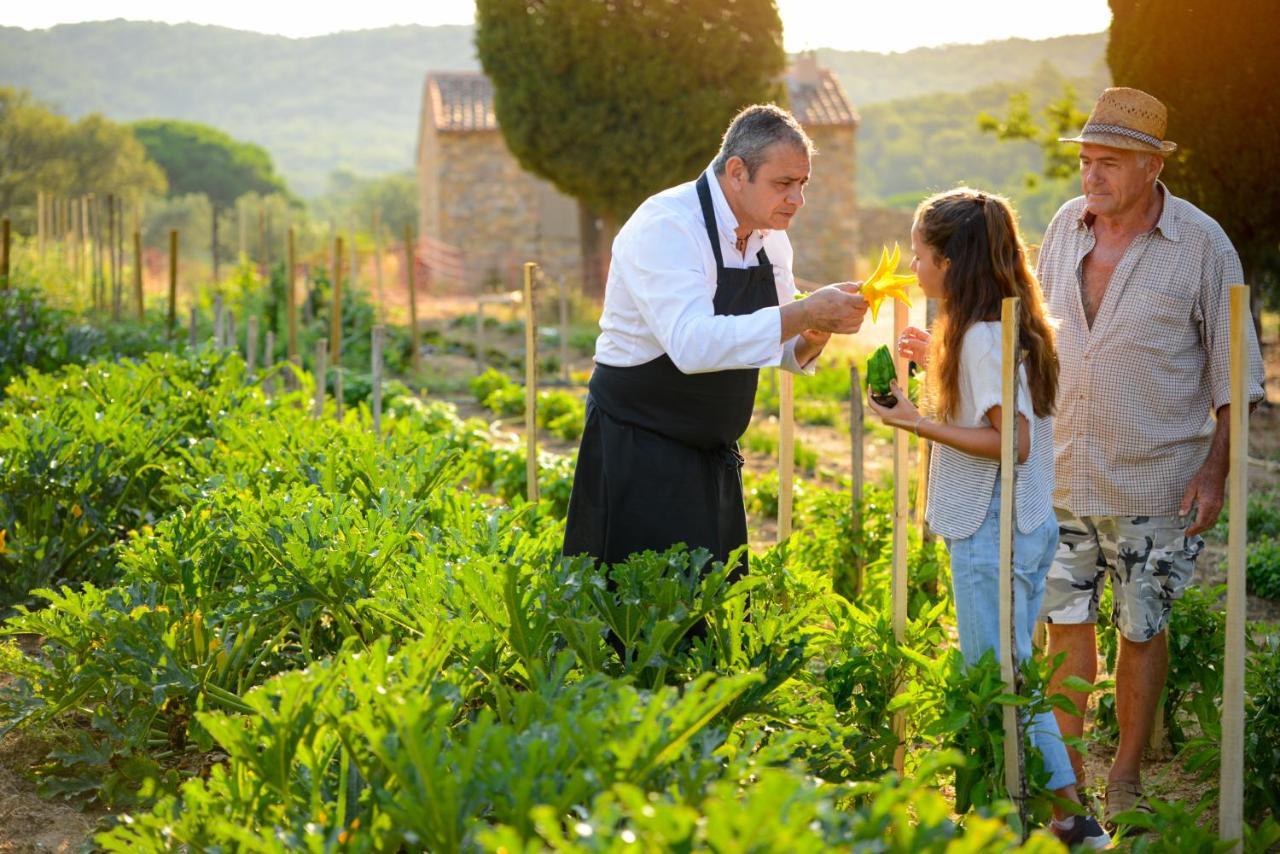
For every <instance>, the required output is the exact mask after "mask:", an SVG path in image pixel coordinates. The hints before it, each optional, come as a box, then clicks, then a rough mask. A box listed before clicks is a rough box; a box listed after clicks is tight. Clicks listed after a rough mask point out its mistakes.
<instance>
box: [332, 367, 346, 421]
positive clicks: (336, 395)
mask: <svg viewBox="0 0 1280 854" xmlns="http://www.w3.org/2000/svg"><path fill="white" fill-rule="evenodd" d="M346 403H347V398H346V395H345V393H344V392H343V390H342V366H341V365H338V364H335V365H334V366H333V417H334V419H335V420H336V421H337V422H338V423H339V424H341V423H342V416H343V415H344V414H345V412H346Z"/></svg>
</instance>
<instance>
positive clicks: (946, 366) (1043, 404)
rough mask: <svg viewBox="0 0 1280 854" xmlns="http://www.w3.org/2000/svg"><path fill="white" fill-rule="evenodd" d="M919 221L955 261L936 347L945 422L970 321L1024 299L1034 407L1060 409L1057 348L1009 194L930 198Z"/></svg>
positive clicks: (939, 250)
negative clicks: (1009, 301) (1056, 401)
mask: <svg viewBox="0 0 1280 854" xmlns="http://www.w3.org/2000/svg"><path fill="white" fill-rule="evenodd" d="M915 227H916V228H919V229H920V237H921V239H922V241H923V242H924V243H925V245H927V246H928V247H929V248H930V249H931V250H932V251H933V253H934V254H935V255H936V256H937V257H938V259H939V262H938V263H939V264H941V260H940V259H942V258H945V259H947V261H949V262H950V264H949V265H948V266H947V267H946V272H945V273H944V274H943V283H942V290H943V296H942V306H941V308H942V310H941V311H940V312H938V319H937V321H936V322H935V324H934V329H933V330H932V332H933V335H932V337H933V343H932V344H931V345H930V347H931V352H930V354H929V365H930V368H931V370H930V371H929V373H930V375H932V379H931V380H930V382H929V386H930V392H931V397H932V399H933V405H934V409H935V411H936V412H937V414H938V416H939V417H941V418H942V419H943V420H947V421H949V420H951V419H952V418H954V417H955V415H956V410H957V408H958V402H959V401H958V399H959V396H960V382H959V380H960V347H961V344H962V343H963V342H964V335H965V333H966V332H968V331H969V327H971V326H973V324H975V323H980V322H983V321H988V320H999V319H1000V301H1001V300H1002V299H1004V298H1005V297H1020V298H1021V300H1022V309H1021V311H1020V312H1019V315H1020V317H1019V321H1020V323H1019V330H1018V347H1019V349H1020V350H1021V351H1022V363H1023V364H1024V365H1025V366H1026V370H1027V384H1028V386H1029V387H1030V390H1031V404H1032V410H1033V411H1034V412H1035V414H1036V415H1038V416H1040V417H1044V416H1047V415H1051V414H1053V409H1054V398H1055V397H1056V396H1057V394H1058V353H1057V350H1056V348H1055V347H1054V341H1053V330H1052V329H1051V328H1050V326H1049V323H1048V321H1047V320H1046V319H1045V316H1044V299H1043V297H1042V295H1041V292H1040V283H1039V282H1037V281H1036V277H1035V274H1034V273H1033V272H1032V271H1031V267H1030V265H1029V264H1028V263H1027V252H1026V247H1025V246H1023V244H1022V238H1021V237H1020V236H1019V234H1018V224H1017V221H1016V220H1015V218H1014V214H1013V210H1012V208H1011V207H1010V206H1009V202H1008V200H1006V199H1004V198H1003V197H1001V196H994V195H990V194H988V193H982V192H978V191H977V190H971V189H968V188H967V187H961V188H958V189H955V190H949V191H947V192H945V193H939V194H937V195H935V196H931V197H929V198H927V199H925V200H924V201H923V202H921V203H920V207H918V208H917V209H916V216H915Z"/></svg>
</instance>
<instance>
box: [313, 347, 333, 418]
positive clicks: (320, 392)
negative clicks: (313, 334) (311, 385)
mask: <svg viewBox="0 0 1280 854" xmlns="http://www.w3.org/2000/svg"><path fill="white" fill-rule="evenodd" d="M328 362H329V342H328V341H326V340H324V339H323V338H320V339H318V340H317V341H316V355H315V372H316V373H315V377H316V396H315V404H314V406H312V409H311V414H312V415H313V416H315V417H316V418H319V417H320V416H322V415H324V386H325V382H326V381H327V380H328V376H329V366H328Z"/></svg>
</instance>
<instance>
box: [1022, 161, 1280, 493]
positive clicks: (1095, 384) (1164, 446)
mask: <svg viewBox="0 0 1280 854" xmlns="http://www.w3.org/2000/svg"><path fill="white" fill-rule="evenodd" d="M1157 190H1158V191H1159V192H1160V193H1162V194H1163V196H1164V209H1163V211H1162V212H1161V214H1160V221H1159V222H1157V223H1156V226H1155V228H1153V229H1152V230H1151V231H1149V232H1147V233H1146V234H1141V235H1139V236H1137V237H1136V238H1134V240H1133V243H1131V244H1130V245H1129V248H1128V249H1127V250H1126V251H1125V254H1124V257H1123V258H1122V259H1121V260H1120V263H1119V264H1118V265H1117V266H1116V268H1115V271H1114V272H1113V273H1112V275H1111V280H1110V283H1109V284H1108V285H1107V289H1106V292H1105V295H1104V296H1103V299H1102V304H1101V305H1100V306H1099V308H1098V312H1097V315H1096V317H1095V318H1094V322H1093V327H1092V329H1091V328H1090V327H1089V325H1088V323H1087V322H1086V321H1085V316H1084V307H1083V305H1082V304H1081V295H1080V289H1081V284H1082V282H1083V268H1084V258H1085V256H1086V255H1088V254H1089V253H1090V252H1091V251H1092V250H1093V247H1094V242H1095V238H1094V234H1093V216H1092V215H1091V214H1089V213H1088V212H1087V210H1086V208H1085V200H1084V197H1080V198H1076V199H1073V200H1071V201H1069V202H1067V203H1066V204H1065V205H1063V206H1062V209H1061V210H1059V211H1058V213H1057V215H1055V216H1054V218H1053V222H1051V223H1049V228H1048V230H1047V231H1046V232H1045V236H1044V245H1043V246H1042V247H1041V250H1040V258H1039V264H1038V274H1039V278H1040V285H1041V287H1042V288H1043V289H1044V294H1045V300H1046V304H1047V311H1048V313H1049V316H1050V322H1051V323H1053V324H1055V325H1056V326H1057V338H1058V358H1059V360H1060V363H1061V375H1060V379H1059V384H1058V410H1057V417H1056V418H1055V440H1056V441H1055V444H1056V449H1055V450H1056V474H1057V477H1056V482H1057V486H1056V488H1055V490H1054V495H1053V503H1054V505H1055V506H1057V507H1063V508H1066V509H1068V510H1070V511H1071V512H1072V513H1075V514H1076V515H1077V516H1172V515H1175V514H1177V512H1178V509H1179V505H1180V504H1181V502H1182V495H1183V492H1184V491H1185V490H1186V487H1187V484H1188V482H1190V480H1191V477H1192V476H1193V475H1194V474H1195V473H1196V471H1197V470H1199V468H1200V467H1201V466H1202V465H1203V464H1204V461H1205V458H1206V457H1207V456H1208V452H1209V445H1210V441H1211V439H1212V435H1213V429H1214V421H1213V413H1214V412H1216V411H1217V409H1218V407H1220V406H1223V405H1225V404H1227V403H1230V402H1231V395H1230V391H1229V387H1228V379H1229V373H1228V371H1229V365H1230V360H1229V353H1228V349H1227V338H1228V321H1229V317H1230V311H1229V308H1228V294H1227V286H1228V285H1232V284H1238V283H1241V282H1243V281H1244V273H1243V271H1242V270H1241V267H1240V258H1239V256H1238V255H1236V251H1235V249H1234V248H1233V247H1232V246H1231V241H1230V240H1228V239H1227V235H1226V234H1225V233H1224V232H1223V230H1222V228H1221V227H1220V226H1219V225H1218V224H1217V223H1216V222H1214V221H1213V219H1211V218H1210V217H1209V216H1208V215H1206V214H1205V213H1204V212H1202V211H1200V210H1199V209H1198V208H1196V207H1195V206H1194V205H1192V204H1190V203H1189V202H1186V201H1183V200H1182V199H1179V198H1177V197H1176V196H1174V195H1173V194H1172V193H1170V192H1169V191H1168V189H1167V188H1166V187H1165V186H1164V184H1162V183H1157ZM1249 365H1250V374H1251V378H1250V390H1249V399H1250V400H1251V401H1257V400H1261V399H1262V396H1263V392H1262V381H1263V373H1262V354H1261V351H1260V350H1259V349H1258V341H1257V338H1256V336H1255V335H1254V330H1253V324H1252V323H1250V324H1249Z"/></svg>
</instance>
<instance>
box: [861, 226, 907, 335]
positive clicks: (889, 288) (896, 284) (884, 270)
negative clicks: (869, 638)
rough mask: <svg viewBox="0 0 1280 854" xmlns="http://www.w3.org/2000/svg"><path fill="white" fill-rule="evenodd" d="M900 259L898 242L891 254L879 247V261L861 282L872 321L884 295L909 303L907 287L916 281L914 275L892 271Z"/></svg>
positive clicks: (896, 267)
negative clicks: (872, 271)
mask: <svg viewBox="0 0 1280 854" xmlns="http://www.w3.org/2000/svg"><path fill="white" fill-rule="evenodd" d="M901 261H902V250H901V249H899V248H898V244H896V243H895V244H893V254H892V255H890V254H889V250H888V249H887V248H885V247H881V248H880V263H879V264H877V265H876V271H875V272H874V273H872V274H871V275H870V276H868V277H867V280H866V281H865V282H863V283H862V290H861V293H862V296H863V297H864V298H865V299H866V301H867V307H868V308H870V309H871V322H872V323H875V321H876V318H877V317H879V315H880V303H882V302H884V300H885V298H886V297H891V298H893V299H900V300H902V301H903V302H904V303H906V304H907V306H908V307H909V306H910V305H911V300H910V299H908V298H907V288H909V287H911V286H912V285H914V284H915V283H916V277H915V276H912V275H902V274H898V273H895V272H894V271H895V270H897V269H898V264H899V263H900V262H901Z"/></svg>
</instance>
